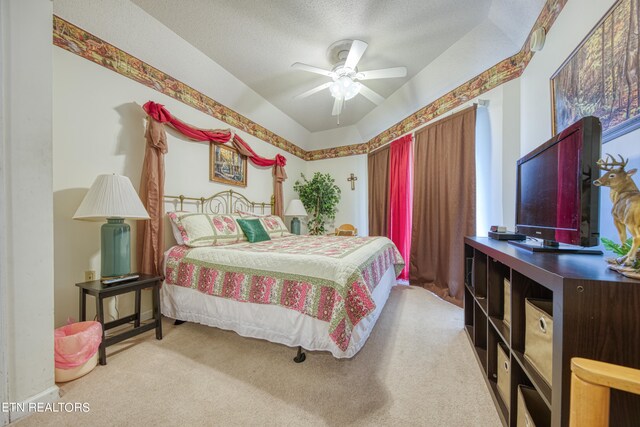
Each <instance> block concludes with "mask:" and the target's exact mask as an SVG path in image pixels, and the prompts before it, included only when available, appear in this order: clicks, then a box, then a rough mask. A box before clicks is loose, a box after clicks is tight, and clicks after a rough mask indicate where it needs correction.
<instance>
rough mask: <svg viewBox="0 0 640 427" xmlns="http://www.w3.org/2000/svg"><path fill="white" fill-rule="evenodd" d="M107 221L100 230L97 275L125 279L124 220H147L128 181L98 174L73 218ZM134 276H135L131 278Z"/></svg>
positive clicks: (128, 266)
mask: <svg viewBox="0 0 640 427" xmlns="http://www.w3.org/2000/svg"><path fill="white" fill-rule="evenodd" d="M105 218H106V220H107V222H106V223H105V224H103V225H102V227H101V228H100V243H101V244H100V248H101V251H100V255H101V256H100V261H101V263H100V275H101V276H102V277H103V278H111V277H125V276H128V275H129V273H130V272H131V237H130V228H131V227H129V224H125V222H124V220H125V218H129V219H149V213H148V212H147V210H146V209H145V208H144V205H143V204H142V201H141V200H140V197H139V196H138V193H136V190H135V189H134V188H133V185H131V181H129V178H127V177H126V176H122V175H115V174H113V175H98V177H97V178H96V180H95V181H94V182H93V185H92V186H91V188H90V189H89V192H88V193H87V194H86V196H84V199H83V200H82V203H80V206H79V207H78V210H77V211H76V214H75V215H74V216H73V219H81V220H86V221H100V220H103V221H104V219H105ZM135 277H138V276H135Z"/></svg>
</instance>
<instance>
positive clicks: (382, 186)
mask: <svg viewBox="0 0 640 427" xmlns="http://www.w3.org/2000/svg"><path fill="white" fill-rule="evenodd" d="M368 161H369V164H368V174H369V235H370V236H388V230H387V227H388V224H387V221H388V218H389V146H387V147H384V148H381V149H380V150H377V151H374V152H373V153H370V154H369V158H368Z"/></svg>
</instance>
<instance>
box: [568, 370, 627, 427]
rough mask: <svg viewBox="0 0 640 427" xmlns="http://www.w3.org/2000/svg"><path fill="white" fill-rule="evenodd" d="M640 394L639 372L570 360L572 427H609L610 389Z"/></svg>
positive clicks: (570, 424)
mask: <svg viewBox="0 0 640 427" xmlns="http://www.w3.org/2000/svg"><path fill="white" fill-rule="evenodd" d="M612 388H613V389H616V390H622V391H626V392H629V393H634V394H640V369H633V368H627V367H624V366H620V365H613V364H611V363H605V362H598V361H596V360H590V359H582V358H579V357H574V358H573V359H571V404H570V414H569V426H570V427H607V426H608V425H609V398H610V394H611V389H612Z"/></svg>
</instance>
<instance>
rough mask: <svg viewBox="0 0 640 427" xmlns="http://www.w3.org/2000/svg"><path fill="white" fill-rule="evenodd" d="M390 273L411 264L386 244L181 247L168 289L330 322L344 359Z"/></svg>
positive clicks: (342, 241)
mask: <svg viewBox="0 0 640 427" xmlns="http://www.w3.org/2000/svg"><path fill="white" fill-rule="evenodd" d="M391 266H394V267H395V273H396V276H397V275H398V274H400V272H401V271H402V269H403V268H404V260H403V259H402V256H401V255H400V253H399V252H398V249H397V248H396V247H395V245H394V244H393V242H391V240H389V239H387V238H386V237H342V236H340V237H338V236H335V237H334V236H331V237H328V236H288V237H283V238H278V239H273V240H268V241H264V242H259V243H236V244H233V245H229V246H222V247H220V246H211V247H200V248H189V247H187V246H174V247H173V248H172V249H171V250H170V251H169V253H168V255H167V259H166V263H165V276H166V278H165V283H168V284H170V285H177V286H183V287H187V288H192V289H196V290H198V291H200V292H202V293H203V294H207V295H213V296H217V297H221V298H228V299H232V300H234V301H239V302H247V303H254V304H272V305H277V306H281V307H285V308H288V309H291V310H296V311H298V312H300V313H302V314H305V315H307V316H311V317H314V318H316V319H319V320H322V321H325V322H329V324H330V325H329V335H330V338H331V339H332V340H333V341H334V342H335V343H336V344H337V346H338V347H339V348H340V349H341V350H342V351H345V350H346V349H347V347H348V346H349V341H350V338H351V332H352V330H353V328H354V327H355V326H356V325H357V324H358V322H359V321H360V320H361V319H363V318H365V317H366V316H367V315H368V314H369V313H371V312H372V311H373V310H374V309H375V307H376V306H375V302H374V301H373V298H372V297H371V294H372V292H373V289H374V288H375V287H376V285H377V284H378V282H379V281H380V279H381V278H382V275H383V274H384V272H385V271H387V269H388V268H389V267H391Z"/></svg>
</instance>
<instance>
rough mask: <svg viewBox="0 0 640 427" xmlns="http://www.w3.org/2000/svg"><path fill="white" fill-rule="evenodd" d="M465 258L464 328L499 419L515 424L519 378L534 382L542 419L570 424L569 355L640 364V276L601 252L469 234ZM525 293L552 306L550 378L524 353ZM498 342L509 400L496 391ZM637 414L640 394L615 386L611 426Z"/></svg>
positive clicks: (531, 393)
mask: <svg viewBox="0 0 640 427" xmlns="http://www.w3.org/2000/svg"><path fill="white" fill-rule="evenodd" d="M464 257H465V259H464V278H465V291H464V319H465V320H464V323H465V329H466V332H467V336H468V337H469V340H470V342H471V346H472V349H473V350H474V353H475V355H476V359H477V361H478V364H479V365H480V367H481V369H482V372H483V375H484V378H485V381H486V383H487V387H488V389H489V391H490V394H491V396H492V398H493V401H494V404H495V406H496V409H497V410H498V414H499V415H500V419H501V420H502V423H503V425H505V426H516V423H517V416H518V414H517V411H518V409H517V408H518V403H517V402H518V385H520V384H522V385H525V386H528V387H532V388H533V390H527V399H528V400H529V402H533V403H534V406H535V407H536V408H537V413H536V417H537V419H538V420H542V424H543V425H551V426H556V427H557V426H568V425H569V393H570V380H571V368H570V361H571V358H572V357H586V358H591V359H595V360H602V361H605V362H609V363H615V364H619V365H623V366H629V367H632V368H637V369H640V328H638V327H637V325H638V324H639V323H640V282H639V281H635V280H633V279H627V278H624V277H622V276H619V275H617V274H616V273H614V272H612V271H610V270H608V269H607V268H606V264H605V261H604V259H603V257H602V256H601V255H578V254H553V253H531V252H528V251H526V250H523V249H519V248H516V247H514V246H512V245H509V244H508V243H507V242H504V241H497V240H491V239H488V238H484V237H466V238H465V249H464ZM505 279H507V280H508V281H509V282H510V298H505V290H504V281H505ZM527 298H536V299H545V300H548V301H551V302H552V305H553V331H552V333H553V335H552V352H553V353H552V360H553V372H552V375H551V383H550V384H548V383H547V382H546V381H545V380H544V379H543V377H542V375H541V374H540V373H539V372H538V371H537V370H536V369H535V368H534V366H533V365H532V364H531V363H530V362H529V360H527V358H525V356H524V354H525V351H526V343H525V330H526V324H525V320H526V319H525V300H526V299H527ZM505 307H506V310H505ZM509 309H510V320H511V321H510V323H505V322H504V320H505V311H507V312H508V311H509ZM498 345H500V346H502V347H503V349H504V351H505V355H506V357H507V358H508V360H509V362H508V363H509V367H510V382H509V393H508V394H509V398H508V399H509V402H505V401H504V399H503V397H502V395H501V394H500V393H499V392H498V386H497V372H498V365H497V357H498V356H497V354H498V350H497V346H498ZM547 410H548V411H547ZM532 415H533V414H532ZM638 419H640V397H638V396H635V395H631V394H623V393H612V399H611V415H610V425H615V426H633V425H636V424H635V422H636V421H637V420H638Z"/></svg>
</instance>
